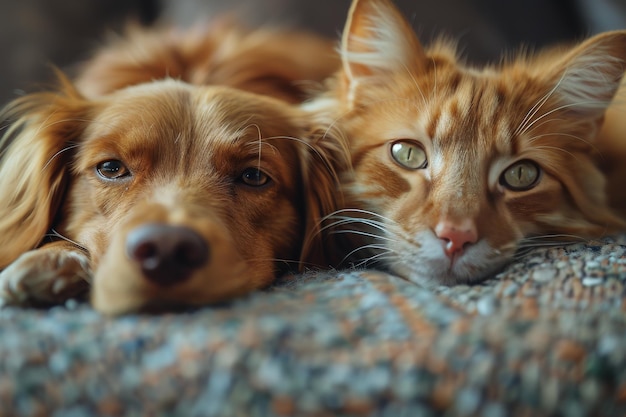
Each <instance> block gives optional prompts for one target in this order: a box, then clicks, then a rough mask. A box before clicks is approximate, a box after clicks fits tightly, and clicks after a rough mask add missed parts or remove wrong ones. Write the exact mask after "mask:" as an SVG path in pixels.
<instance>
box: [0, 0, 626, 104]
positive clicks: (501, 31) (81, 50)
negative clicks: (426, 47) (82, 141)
mask: <svg viewBox="0 0 626 417" xmlns="http://www.w3.org/2000/svg"><path fill="white" fill-rule="evenodd" d="M395 3H396V4H397V5H398V7H399V8H400V9H401V10H402V11H403V13H404V15H405V16H406V17H407V18H408V19H409V20H410V21H411V23H412V24H413V27H414V28H415V30H416V32H417V33H418V35H419V36H420V38H421V39H422V40H423V41H425V42H428V40H429V39H431V38H432V37H436V36H438V35H439V34H442V33H443V34H446V35H450V36H452V37H454V38H456V39H459V41H460V42H459V45H460V47H461V50H462V51H463V55H464V56H465V57H466V58H467V59H468V60H469V61H471V62H475V63H482V62H485V61H493V60H497V59H498V58H499V56H500V54H501V53H502V52H503V51H512V50H516V49H518V47H519V46H520V45H522V44H523V45H525V46H527V47H530V48H537V47H540V46H543V45H546V44H551V43H554V42H559V41H568V40H575V39H581V38H582V37H584V36H587V35H590V34H595V33H598V32H602V31H606V30H611V29H626V0H395ZM349 4H350V0H20V1H19V2H18V1H14V0H0V56H1V57H2V64H1V65H0V104H4V103H5V102H6V101H8V100H10V99H12V98H14V97H16V96H18V95H20V94H23V93H24V92H27V91H33V90H36V89H39V88H43V87H45V86H46V85H47V83H49V82H50V81H51V80H52V70H51V69H50V64H53V65H55V66H57V67H59V68H61V69H63V70H65V71H67V72H69V73H70V74H71V72H72V67H73V64H76V63H77V62H80V61H81V60H83V59H85V58H86V57H87V56H88V52H89V51H91V50H93V49H94V48H96V47H97V46H98V45H100V44H101V43H102V42H103V41H104V40H105V39H106V37H107V36H110V35H111V34H112V33H119V32H120V31H121V30H122V28H123V27H124V25H125V24H126V23H128V22H130V21H138V22H141V23H143V24H145V25H152V24H174V25H178V26H182V27H185V26H188V25H191V24H193V23H195V22H197V21H199V20H206V19H210V18H211V16H215V15H217V14H219V13H224V12H231V13H232V12H234V13H235V14H237V15H239V16H241V18H242V19H243V20H244V21H247V22H248V23H250V24H251V25H260V24H280V25H283V26H284V25H287V26H297V27H304V28H307V29H310V30H313V31H317V32H320V33H322V34H324V35H327V36H329V37H333V38H337V37H338V36H339V33H340V32H341V29H342V27H343V24H344V20H345V17H346V14H347V10H348V7H349Z"/></svg>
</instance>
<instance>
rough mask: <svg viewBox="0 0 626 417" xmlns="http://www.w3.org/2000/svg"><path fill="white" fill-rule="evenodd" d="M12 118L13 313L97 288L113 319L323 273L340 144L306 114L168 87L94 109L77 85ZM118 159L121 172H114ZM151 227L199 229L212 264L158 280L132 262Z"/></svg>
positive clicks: (0, 230)
mask: <svg viewBox="0 0 626 417" xmlns="http://www.w3.org/2000/svg"><path fill="white" fill-rule="evenodd" d="M7 115H8V116H9V119H13V121H14V124H13V125H12V128H11V130H10V132H9V133H8V134H7V135H6V136H5V137H4V139H3V142H2V148H3V149H4V154H3V157H2V160H1V162H0V190H1V198H0V246H2V247H3V250H2V251H1V252H0V268H3V269H4V268H6V269H4V271H3V272H2V273H1V274H0V298H2V299H4V302H5V303H18V304H26V303H30V302H44V303H54V302H61V301H63V300H65V299H66V298H67V297H69V296H72V295H75V294H79V293H81V292H84V291H85V290H86V289H87V283H86V281H87V280H90V279H91V277H92V276H93V282H92V285H93V294H92V300H93V303H94V306H95V307H96V308H97V309H98V310H100V311H102V312H105V313H111V314H117V313H124V312H127V311H132V310H136V309H141V308H146V307H162V306H169V305H172V304H182V305H202V304H206V303H210V302H214V301H220V300H225V299H228V298H231V297H234V296H237V295H240V294H243V293H246V292H249V291H251V290H254V289H257V288H261V287H264V286H266V285H267V284H269V283H270V282H272V280H273V279H274V278H275V277H276V275H277V274H279V273H280V272H281V271H285V270H286V269H289V268H290V267H294V266H297V265H298V263H300V264H301V265H305V266H306V265H309V264H310V263H315V264H318V262H322V265H323V262H324V261H323V258H321V257H320V253H319V252H317V251H316V250H319V248H320V246H321V245H320V244H319V243H318V242H317V241H316V239H321V236H322V235H320V233H319V218H320V217H322V216H323V215H324V214H326V213H328V211H330V210H334V209H336V204H337V203H336V196H335V195H333V194H332V193H329V192H328V190H332V189H334V188H335V184H336V181H335V179H336V174H335V173H334V169H335V167H338V166H339V165H341V163H340V162H339V161H340V159H341V155H342V153H341V152H338V151H339V150H340V147H341V144H340V143H339V142H336V141H333V140H332V139H331V138H330V137H325V138H324V139H323V140H322V138H321V136H320V135H319V132H318V130H317V129H316V127H315V125H314V124H313V123H312V122H311V119H310V117H309V116H308V115H307V114H306V113H305V112H303V111H301V110H299V109H298V108H297V107H293V106H291V105H289V104H287V103H285V102H284V101H282V100H277V99H274V98H271V97H265V96H261V95H256V94H252V93H248V92H244V91H240V90H236V89H231V88H228V87H218V86H206V87H204V86H191V85H189V84H186V83H183V82H180V81H175V80H162V81H154V82H151V83H144V84H140V85H138V86H133V87H128V88H125V89H121V90H119V91H115V92H113V93H111V94H109V95H104V96H102V97H98V98H92V99H87V98H84V97H83V96H82V95H81V94H80V93H78V92H77V91H76V90H75V89H74V88H72V87H71V85H69V83H66V85H65V86H64V87H63V88H62V91H60V92H58V93H55V92H48V93H38V94H33V95H29V96H26V97H24V98H21V99H18V100H17V101H16V102H15V103H13V105H12V106H11V107H10V110H9V111H8V113H7ZM106 161H120V163H121V165H119V166H118V165H113V166H114V167H116V168H115V169H116V170H117V171H116V170H108V171H102V169H104V168H103V165H102V163H103V162H106ZM114 164H117V162H114ZM104 167H106V165H105V166H104ZM99 169H100V171H98V170H99ZM257 169H259V170H260V171H259V172H261V173H262V174H259V172H257V171H255V170H257ZM125 170H128V175H123V176H121V177H120V178H114V179H107V178H106V177H104V176H103V174H102V172H105V173H106V174H107V175H116V174H115V173H116V172H118V171H119V172H121V173H122V174H123V173H125V172H126V171H125ZM250 170H252V171H250ZM246 173H248V174H249V175H251V177H250V178H248V177H246V175H248V174H246ZM255 175H259V177H258V178H257V179H261V180H262V181H260V182H259V183H254V181H255V178H256V177H255ZM263 175H267V178H268V180H267V183H265V184H263V183H262V182H264V181H265V180H264V177H263ZM246 181H248V183H247V182H246ZM250 181H252V184H249V182H250ZM151 224H157V225H165V226H182V227H183V228H185V230H187V231H188V230H191V231H192V232H193V233H194V234H195V235H197V236H199V237H200V238H201V240H202V241H203V242H204V243H205V245H206V246H207V248H208V259H207V260H206V262H204V263H202V265H199V266H195V265H194V266H192V267H190V268H187V269H189V270H190V271H191V272H190V273H189V274H188V275H185V276H184V277H182V276H181V277H180V279H179V280H177V279H176V278H177V276H176V274H175V273H174V274H173V276H172V277H171V279H172V280H173V281H172V282H169V281H168V283H167V285H164V284H163V285H162V284H161V283H159V282H155V280H150V279H147V278H146V274H145V273H144V270H143V269H142V265H143V264H141V263H139V262H137V261H136V260H135V259H133V257H132V256H130V255H129V251H130V249H129V245H130V243H129V239H130V238H129V236H130V235H131V234H132V233H133V230H137V228H139V227H141V226H144V225H151ZM185 233H187V232H185ZM309 237H312V239H313V241H312V243H309V244H308V245H307V248H304V244H303V242H304V241H305V240H310V239H309ZM313 237H314V238H313ZM48 242H52V243H48ZM183 249H184V248H183ZM185 256H186V255H185ZM187 269H185V272H189V271H188V270H187ZM43 272H46V273H43ZM167 279H168V280H169V279H170V277H167ZM157 281H158V280H157Z"/></svg>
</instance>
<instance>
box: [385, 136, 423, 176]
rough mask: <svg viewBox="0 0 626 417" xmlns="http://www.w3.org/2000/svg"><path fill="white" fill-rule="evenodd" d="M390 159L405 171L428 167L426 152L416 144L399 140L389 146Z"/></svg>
mask: <svg viewBox="0 0 626 417" xmlns="http://www.w3.org/2000/svg"><path fill="white" fill-rule="evenodd" d="M391 157H392V158H393V160H394V161H396V162H397V163H398V164H400V166H402V167H403V168H406V169H424V168H426V167H427V166H428V159H427V158H426V152H425V151H424V148H422V146H421V145H419V144H418V143H417V142H413V141H410V140H399V141H397V142H393V143H392V144H391Z"/></svg>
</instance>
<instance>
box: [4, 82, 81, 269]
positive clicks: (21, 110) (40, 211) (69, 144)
mask: <svg viewBox="0 0 626 417" xmlns="http://www.w3.org/2000/svg"><path fill="white" fill-rule="evenodd" d="M59 79H60V82H61V87H60V89H59V90H58V92H41V93H33V94H29V95H26V96H23V97H20V98H18V99H16V100H14V101H13V102H11V103H9V104H8V105H7V106H6V107H5V108H4V110H3V111H2V113H1V114H0V120H1V121H2V123H3V124H4V125H5V128H6V131H5V132H4V134H3V136H2V138H1V139H0V151H1V153H0V248H2V250H0V269H2V268H4V267H6V266H7V265H8V264H10V263H11V262H12V261H14V260H15V259H16V258H17V257H18V256H19V255H20V254H22V253H23V252H25V251H27V250H30V249H33V248H35V247H36V246H37V245H38V244H39V243H40V242H41V240H42V239H43V238H44V237H45V234H46V233H47V232H48V231H49V229H50V228H51V227H52V226H53V225H52V221H53V219H54V217H55V215H56V211H57V210H58V206H59V204H60V201H61V199H62V197H63V193H64V189H65V183H66V181H67V178H66V177H67V174H68V171H69V163H68V158H69V157H70V156H71V154H73V150H72V148H73V147H74V145H75V140H76V138H77V137H78V136H79V135H80V132H81V130H82V129H83V125H84V124H85V120H86V118H87V117H86V114H85V111H86V109H87V106H86V101H85V100H84V99H83V98H82V97H81V96H80V95H79V94H78V93H77V92H76V90H75V89H74V88H73V87H72V86H71V84H70V83H69V82H68V81H67V80H66V79H65V78H64V77H63V76H62V75H61V74H59Z"/></svg>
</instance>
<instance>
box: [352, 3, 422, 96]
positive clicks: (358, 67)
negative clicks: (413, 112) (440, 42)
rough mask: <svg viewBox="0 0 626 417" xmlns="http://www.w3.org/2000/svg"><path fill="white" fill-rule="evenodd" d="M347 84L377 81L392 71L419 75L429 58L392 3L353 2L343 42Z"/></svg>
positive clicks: (353, 86) (354, 84)
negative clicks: (414, 72) (411, 71)
mask: <svg viewBox="0 0 626 417" xmlns="http://www.w3.org/2000/svg"><path fill="white" fill-rule="evenodd" d="M341 59H342V64H343V72H344V75H345V78H346V82H348V83H349V86H350V89H351V90H354V89H355V88H356V87H357V86H358V85H359V83H360V82H361V81H363V80H368V81H374V82H375V81H376V80H377V78H378V80H380V79H381V77H384V76H385V75H388V74H389V73H390V72H392V71H409V70H413V71H420V70H421V69H422V68H423V67H425V65H426V64H425V61H426V56H425V54H424V51H423V49H422V46H421V44H420V42H419V40H418V39H417V36H416V35H415V33H414V32H413V29H412V28H411V26H410V25H409V23H408V22H407V21H406V20H405V18H404V17H403V16H402V14H401V13H400V11H399V10H398V9H397V8H396V7H395V6H394V5H393V3H391V1H389V0H353V1H352V5H351V6H350V11H349V13H348V20H347V22H346V25H345V27H344V31H343V36H342V39H341Z"/></svg>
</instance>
